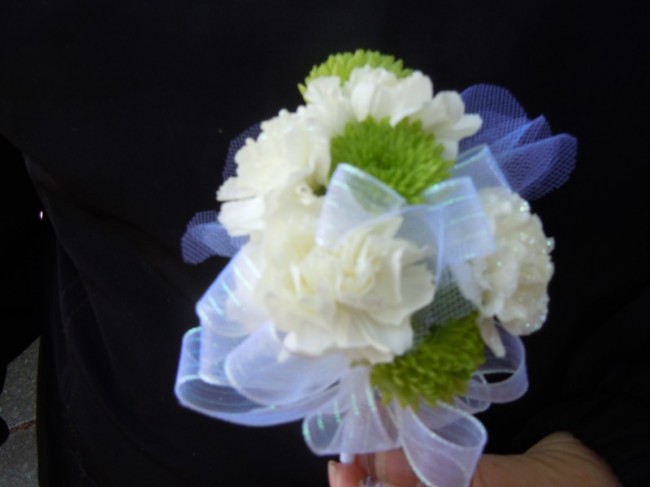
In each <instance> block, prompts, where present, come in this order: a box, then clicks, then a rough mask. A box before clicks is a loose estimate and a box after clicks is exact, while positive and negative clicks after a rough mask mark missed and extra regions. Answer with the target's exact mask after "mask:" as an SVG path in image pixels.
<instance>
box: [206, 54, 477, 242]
mask: <svg viewBox="0 0 650 487" xmlns="http://www.w3.org/2000/svg"><path fill="white" fill-rule="evenodd" d="M305 100H306V101H307V105H306V106H301V107H299V108H298V109H297V110H296V112H288V111H286V110H283V111H281V112H280V113H279V115H278V116H277V117H275V118H273V119H271V120H269V121H266V122H264V123H262V126H261V128H262V133H261V134H260V136H259V137H258V138H257V140H253V139H249V140H247V141H246V144H245V145H244V147H242V148H241V149H240V150H239V152H237V154H236V156H235V162H236V164H237V175H236V176H234V177H231V178H229V179H228V180H227V181H226V182H225V183H224V184H223V185H222V186H221V188H220V189H219V191H218V193H217V199H218V200H219V201H222V202H224V204H223V205H222V207H221V213H220V215H219V221H220V222H221V223H222V224H223V225H224V227H225V228H226V230H227V231H228V233H229V234H230V235H232V236H246V235H250V236H251V237H253V238H254V239H256V238H258V237H259V235H260V234H261V233H263V232H264V229H265V227H266V220H267V219H268V217H269V215H270V214H272V213H273V212H274V211H275V209H276V208H277V206H278V203H277V201H278V198H281V197H283V196H282V195H283V194H294V193H296V191H297V188H301V191H302V190H303V189H304V188H305V187H306V188H310V190H311V191H315V190H317V189H319V188H321V187H323V186H325V185H326V183H327V178H328V176H329V171H330V167H331V157H330V141H331V139H332V137H334V136H336V135H338V134H340V133H342V132H343V130H344V128H345V126H346V124H347V123H349V122H351V121H356V122H361V121H363V120H365V119H367V118H368V117H372V118H374V119H376V120H384V119H388V120H389V121H390V123H391V124H392V125H393V126H394V125H396V124H398V123H399V122H401V121H402V120H404V119H409V120H411V121H420V122H421V123H422V128H423V130H424V131H425V132H427V133H430V134H433V135H434V136H435V139H436V142H437V143H439V144H441V145H442V147H443V156H444V157H447V158H450V159H454V158H456V156H457V154H458V142H459V141H460V140H461V139H462V138H464V137H467V136H469V135H472V134H474V133H475V132H477V131H478V130H479V128H480V126H481V119H480V117H478V116H477V115H466V114H465V106H464V104H463V101H462V99H461V98H460V95H459V94H458V93H455V92H442V93H439V94H438V95H436V96H435V97H434V96H433V85H432V83H431V80H430V79H429V78H428V77H427V76H425V75H423V74H422V73H420V72H419V71H415V72H414V73H412V74H411V75H409V76H407V77H405V78H398V77H397V76H396V75H395V74H394V73H392V72H390V71H387V70H385V69H383V68H371V67H369V66H366V67H362V68H357V69H354V70H353V71H352V73H351V75H350V79H349V80H348V81H347V82H345V83H343V84H341V80H340V79H339V78H338V77H336V76H324V77H320V78H315V79H313V80H311V81H310V82H309V83H308V84H307V88H306V91H305ZM337 162H341V161H337ZM346 162H352V163H354V161H346Z"/></svg>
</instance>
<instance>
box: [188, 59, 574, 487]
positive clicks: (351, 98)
mask: <svg viewBox="0 0 650 487" xmlns="http://www.w3.org/2000/svg"><path fill="white" fill-rule="evenodd" d="M299 89H300V91H301V93H302V95H303V98H304V102H305V103H304V105H301V106H299V107H298V108H297V109H296V110H295V111H287V110H281V111H280V112H279V114H278V115H277V116H276V117H274V118H272V119H270V120H267V121H264V122H262V123H261V124H260V125H258V126H255V127H253V128H251V129H249V130H248V131H247V132H245V133H244V134H243V135H242V136H241V137H239V138H238V139H236V140H235V141H234V142H233V143H232V145H231V150H230V154H229V161H228V162H227V165H226V168H225V172H224V177H225V182H224V183H223V185H222V186H221V187H220V188H219V190H218V193H217V199H218V200H219V201H220V202H221V208H220V212H219V213H218V216H217V213H216V212H205V213H200V214H198V215H197V216H196V217H195V218H194V219H193V220H192V221H191V222H190V224H189V225H188V229H187V232H186V234H185V236H184V237H183V253H184V257H185V259H186V260H187V261H190V262H195V263H196V262H200V261H202V260H203V259H205V258H207V257H209V256H210V255H215V254H219V255H222V256H228V257H232V259H231V260H230V262H229V264H228V265H227V266H226V267H225V269H223V271H222V272H221V273H220V274H219V276H218V277H217V278H216V280H215V281H214V283H213V284H212V286H211V287H210V288H209V289H208V290H207V292H206V293H205V295H204V296H203V297H202V298H201V299H200V301H199V302H198V304H197V313H198V316H199V318H200V322H201V326H200V327H198V328H195V329H192V330H190V331H189V332H188V333H187V334H186V337H185V339H184V343H183V349H182V354H181V359H180V364H179V371H178V377H177V383H176V394H177V396H178V398H179V400H180V401H181V403H182V404H183V405H185V406H187V407H189V408H191V409H194V410H196V411H199V412H201V413H204V414H207V415H209V416H212V417H215V418H219V419H223V420H226V421H231V422H234V423H239V424H244V425H252V426H262V425H272V424H279V423H285V422H289V421H295V420H298V419H302V420H303V432H304V437H305V441H306V442H307V445H308V446H309V447H310V448H311V449H312V450H313V451H314V452H315V453H317V454H321V455H334V454H336V455H340V456H341V457H342V459H343V460H344V461H350V460H351V459H352V458H353V457H354V455H358V454H365V453H372V452H376V451H382V450H389V449H395V448H402V449H403V450H404V452H405V455H406V457H407V459H408V460H409V462H410V464H411V467H412V468H413V470H414V472H415V473H416V474H417V475H418V477H419V478H420V480H421V482H422V483H423V484H425V485H428V486H448V487H455V486H466V485H468V484H469V482H470V479H471V475H472V472H473V470H474V468H475V466H476V462H477V461H478V458H479V456H480V454H481V452H482V450H483V447H484V445H485V442H486V438H487V436H486V432H485V429H484V427H483V425H482V424H481V423H480V422H479V421H478V420H477V419H476V418H475V417H474V413H476V412H479V411H483V410H485V409H487V408H488V407H489V405H490V404H491V403H499V402H508V401H512V400H514V399H517V398H518V397H520V396H521V395H522V394H524V392H525V391H526V388H527V378H526V369H525V361H524V348H523V346H522V342H521V340H520V339H519V338H518V337H519V336H520V335H526V334H529V333H531V332H534V331H536V330H538V329H539V328H540V327H541V326H542V324H543V322H544V320H545V317H546V313H547V308H548V296H547V286H548V283H549V280H550V279H551V276H552V274H553V264H552V262H551V258H550V253H551V251H552V249H553V241H552V240H551V239H549V238H547V237H546V235H545V234H544V232H543V229H542V224H541V222H540V220H539V218H538V217H537V216H535V215H534V214H532V213H531V210H530V206H529V204H528V202H527V200H530V199H533V198H537V197H540V196H542V195H543V194H545V193H547V192H548V191H550V190H552V189H554V188H556V187H558V186H560V185H561V184H563V183H564V182H565V181H566V180H567V178H568V176H569V174H570V172H571V171H572V169H573V165H574V159H575V140H574V139H573V138H572V137H570V136H568V135H565V134H561V135H555V136H553V135H551V133H550V129H549V127H548V124H547V123H546V121H545V119H544V118H543V117H539V118H536V119H533V120H531V119H529V118H528V117H527V115H526V113H525V112H524V110H523V109H522V108H521V107H520V105H519V104H518V103H517V101H516V100H515V99H514V98H513V97H512V96H511V95H510V94H509V93H508V92H507V91H506V90H505V89H503V88H499V87H496V86H489V85H479V86H474V87H471V88H469V89H467V90H465V91H464V92H463V93H460V94H459V93H457V92H453V91H442V92H439V93H437V94H434V92H433V85H432V82H431V80H430V79H429V78H428V77H427V76H425V75H424V74H422V73H421V72H419V71H413V70H410V69H406V68H404V66H403V64H402V62H401V61H398V60H396V59H395V58H393V57H392V56H386V55H382V54H380V53H377V52H368V51H356V52H354V53H344V54H337V55H333V56H330V58H329V59H328V60H327V61H326V62H325V63H323V64H321V65H320V66H317V67H315V68H314V69H313V70H312V71H311V73H310V75H309V76H308V77H307V79H306V80H305V82H304V84H303V85H300V86H299ZM495 374H496V376H497V377H498V379H499V380H496V381H495V380H493V379H491V377H490V376H491V375H495ZM504 375H506V376H507V377H506V378H505V379H503V377H504Z"/></svg>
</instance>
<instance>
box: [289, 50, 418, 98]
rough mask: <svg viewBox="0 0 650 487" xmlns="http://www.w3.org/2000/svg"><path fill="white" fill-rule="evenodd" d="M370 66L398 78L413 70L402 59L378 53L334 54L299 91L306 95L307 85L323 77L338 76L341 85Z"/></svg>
mask: <svg viewBox="0 0 650 487" xmlns="http://www.w3.org/2000/svg"><path fill="white" fill-rule="evenodd" d="M364 66H370V67H372V68H384V69H385V70H387V71H390V72H392V73H394V74H395V75H396V76H397V77H398V78H405V77H407V76H408V75H410V74H411V73H412V72H413V70H411V69H407V68H404V63H403V62H402V60H401V59H395V57H394V56H388V55H386V54H382V53H380V52H378V51H364V50H363V49H357V50H356V51H355V52H344V53H340V54H332V55H331V56H330V57H328V58H327V61H325V62H324V63H322V64H319V65H318V66H314V67H313V68H312V70H311V72H310V73H309V76H307V78H305V84H304V85H303V84H299V85H298V89H299V90H300V93H302V94H303V95H304V94H305V90H306V89H307V84H308V83H309V82H310V81H311V80H313V79H315V78H320V77H321V76H338V77H339V78H341V83H344V82H345V81H347V80H349V79H350V74H351V73H352V70H354V69H356V68H362V67H364Z"/></svg>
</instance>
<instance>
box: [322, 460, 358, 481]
mask: <svg viewBox="0 0 650 487" xmlns="http://www.w3.org/2000/svg"><path fill="white" fill-rule="evenodd" d="M327 475H328V478H329V482H330V487H358V486H359V485H360V484H361V482H363V480H364V479H365V478H366V474H365V472H364V471H363V470H362V469H361V468H359V467H358V466H357V465H355V464H354V463H338V462H335V461H333V460H332V461H330V462H329V463H328V464H327Z"/></svg>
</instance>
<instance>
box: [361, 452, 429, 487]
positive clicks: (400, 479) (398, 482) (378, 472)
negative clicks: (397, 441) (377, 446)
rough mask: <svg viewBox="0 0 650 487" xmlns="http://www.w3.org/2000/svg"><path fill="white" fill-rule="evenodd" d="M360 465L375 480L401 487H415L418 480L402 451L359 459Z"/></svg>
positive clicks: (376, 454) (362, 456)
mask: <svg viewBox="0 0 650 487" xmlns="http://www.w3.org/2000/svg"><path fill="white" fill-rule="evenodd" d="M356 462H357V465H359V466H360V467H361V468H362V469H363V470H364V471H365V472H367V474H368V475H369V476H370V477H372V478H373V479H374V480H379V481H381V482H382V483H383V484H387V485H393V486H399V487H415V486H416V485H418V478H417V476H416V475H415V473H413V470H411V467H410V465H409V462H408V460H407V459H406V456H405V455H404V452H403V451H402V450H399V449H398V450H388V451H383V452H378V453H375V454H372V455H361V456H359V457H357V460H356Z"/></svg>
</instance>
